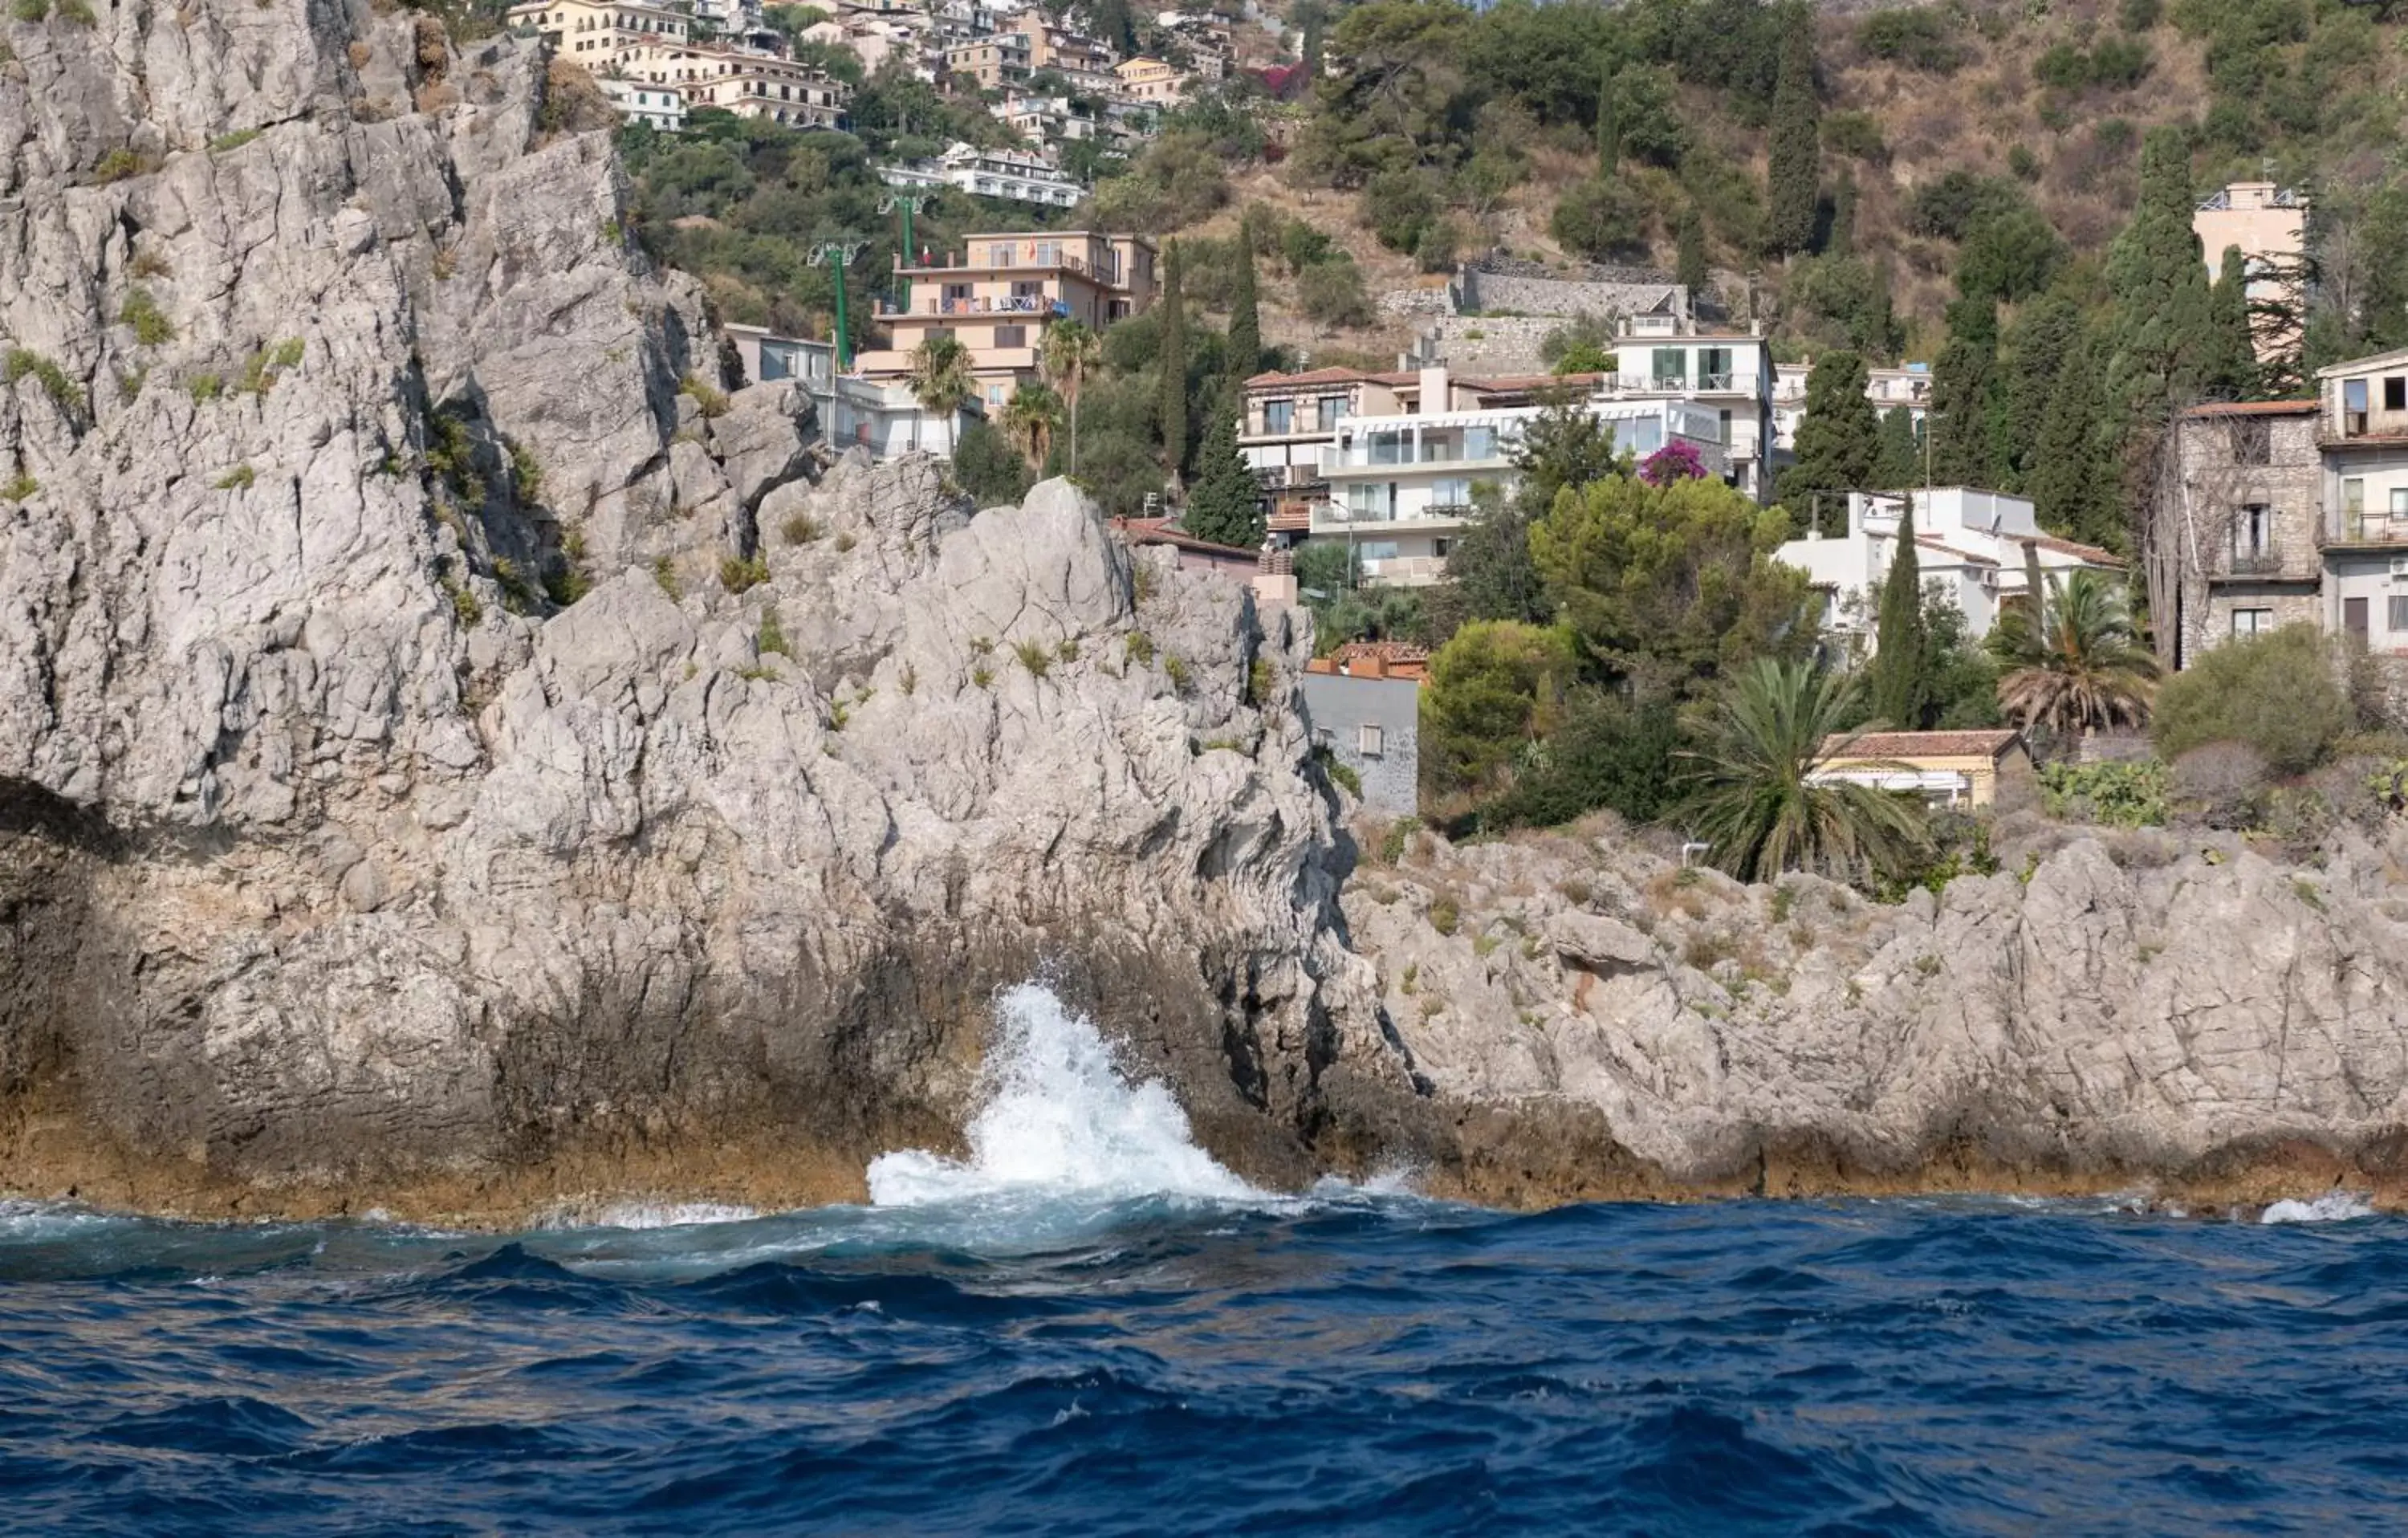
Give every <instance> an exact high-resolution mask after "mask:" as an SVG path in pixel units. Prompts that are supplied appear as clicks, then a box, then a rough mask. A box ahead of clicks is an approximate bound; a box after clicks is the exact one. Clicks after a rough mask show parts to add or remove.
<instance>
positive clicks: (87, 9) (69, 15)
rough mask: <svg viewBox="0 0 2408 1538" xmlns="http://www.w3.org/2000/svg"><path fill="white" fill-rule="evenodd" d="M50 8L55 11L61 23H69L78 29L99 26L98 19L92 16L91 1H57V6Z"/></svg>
mask: <svg viewBox="0 0 2408 1538" xmlns="http://www.w3.org/2000/svg"><path fill="white" fill-rule="evenodd" d="M51 8H52V9H54V10H55V11H57V13H58V18H59V20H60V21H62V22H71V23H73V24H74V25H76V26H79V27H96V26H98V25H100V18H99V17H97V16H95V15H93V10H92V0H58V3H57V5H56V6H54V7H51Z"/></svg>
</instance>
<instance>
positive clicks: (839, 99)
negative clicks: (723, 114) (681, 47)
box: [667, 50, 853, 129]
mask: <svg viewBox="0 0 2408 1538" xmlns="http://www.w3.org/2000/svg"><path fill="white" fill-rule="evenodd" d="M667 64H668V65H669V66H670V67H671V68H672V69H675V68H679V67H683V68H688V69H692V70H694V71H695V72H696V76H695V79H693V81H692V82H691V83H688V84H685V85H684V86H683V87H682V89H683V90H684V92H685V96H686V104H687V106H688V107H690V108H694V107H716V108H722V109H723V110H725V111H729V112H733V113H735V114H736V115H737V116H738V117H740V118H761V119H766V120H767V121H768V122H781V123H784V124H786V125H787V126H788V127H790V128H829V129H841V128H843V127H844V126H845V108H846V107H847V106H848V105H849V104H850V103H851V101H852V100H853V88H852V87H851V86H849V85H846V84H845V83H844V82H843V81H842V80H839V79H836V78H835V77H834V76H832V75H829V74H827V73H825V72H824V71H822V70H818V69H813V68H811V67H810V65H799V64H796V63H795V62H794V61H793V60H791V59H778V58H772V57H770V56H769V55H767V54H763V53H750V52H738V51H732V50H725V51H711V50H686V51H685V52H683V53H682V54H680V55H675V56H672V57H671V58H669V59H668V60H667Z"/></svg>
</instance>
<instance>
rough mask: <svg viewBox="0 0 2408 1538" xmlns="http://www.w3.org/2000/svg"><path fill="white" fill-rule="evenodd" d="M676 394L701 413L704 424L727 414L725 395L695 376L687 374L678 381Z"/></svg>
mask: <svg viewBox="0 0 2408 1538" xmlns="http://www.w3.org/2000/svg"><path fill="white" fill-rule="evenodd" d="M678 394H679V395H684V396H685V397H687V398H688V399H690V400H692V401H693V402H694V405H695V410H698V411H700V412H701V413H702V420H703V421H705V422H709V421H710V420H711V419H712V418H714V417H723V416H725V415H726V414H727V393H726V392H725V391H724V390H720V389H717V388H715V387H714V386H712V385H710V384H708V383H706V382H704V381H703V380H702V379H701V378H700V377H698V376H696V375H694V374H688V375H687V376H686V377H685V378H684V379H682V380H680V381H678Z"/></svg>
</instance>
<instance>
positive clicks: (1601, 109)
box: [1597, 65, 1622, 177]
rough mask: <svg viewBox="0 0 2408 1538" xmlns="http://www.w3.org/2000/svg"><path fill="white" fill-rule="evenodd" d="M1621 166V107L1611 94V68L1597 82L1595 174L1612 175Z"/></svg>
mask: <svg viewBox="0 0 2408 1538" xmlns="http://www.w3.org/2000/svg"><path fill="white" fill-rule="evenodd" d="M1621 164H1622V107H1621V103H1620V102H1619V101H1617V100H1616V99H1615V97H1614V93H1613V65H1606V67H1605V73H1604V75H1603V76H1602V77H1600V78H1599V79H1598V82H1597V174H1598V175H1599V176H1601V177H1610V176H1612V175H1613V172H1614V168H1615V167H1616V166H1618V165H1621Z"/></svg>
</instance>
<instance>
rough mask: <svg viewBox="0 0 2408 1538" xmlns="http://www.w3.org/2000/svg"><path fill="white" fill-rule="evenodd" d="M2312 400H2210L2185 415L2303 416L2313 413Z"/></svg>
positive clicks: (2314, 407) (2313, 405)
mask: <svg viewBox="0 0 2408 1538" xmlns="http://www.w3.org/2000/svg"><path fill="white" fill-rule="evenodd" d="M2315 410H2316V403H2315V401H2312V400H2212V401H2209V402H2208V403H2207V404H2206V405H2204V406H2194V407H2192V408H2191V409H2190V410H2187V411H2185V412H2184V413H2183V415H2185V416H2186V417H2303V416H2313V415H2314V414H2315Z"/></svg>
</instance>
